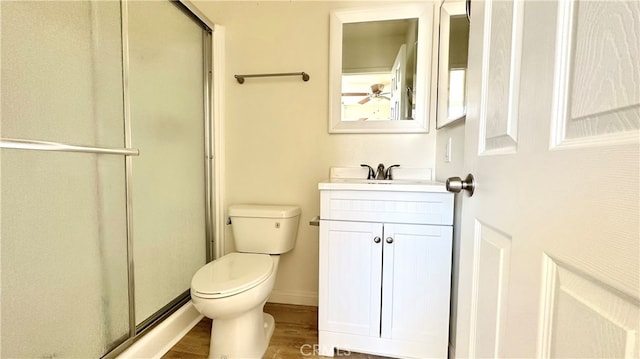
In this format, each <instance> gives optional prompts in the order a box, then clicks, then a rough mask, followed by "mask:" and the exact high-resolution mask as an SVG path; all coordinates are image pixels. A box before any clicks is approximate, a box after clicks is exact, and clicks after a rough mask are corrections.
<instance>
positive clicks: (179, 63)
mask: <svg viewBox="0 0 640 359" xmlns="http://www.w3.org/2000/svg"><path fill="white" fill-rule="evenodd" d="M128 14H129V16H128V43H129V98H130V102H131V143H132V144H133V146H135V147H136V148H140V152H141V156H140V157H137V158H134V159H133V161H132V162H133V164H132V171H133V186H132V203H133V217H134V226H133V253H134V258H135V260H134V273H135V281H134V282H135V293H136V296H135V297H136V299H135V313H136V315H135V317H136V325H138V327H139V328H144V327H145V324H146V323H148V322H149V320H153V318H154V317H155V316H156V315H158V314H160V313H161V312H162V309H166V306H167V305H168V304H169V303H172V302H174V300H176V299H177V298H182V297H183V296H184V294H185V292H187V293H188V291H189V288H190V285H191V278H192V277H193V275H194V274H195V272H196V271H197V270H198V269H199V268H200V267H202V266H203V265H204V264H205V262H206V248H205V246H206V218H205V217H206V209H205V207H206V198H207V195H206V193H205V178H206V173H205V162H206V161H207V159H206V158H205V147H206V146H207V144H206V142H207V141H206V138H205V132H206V131H205V127H206V126H205V98H204V91H203V89H204V88H205V83H206V81H205V75H206V71H205V66H204V65H205V63H204V48H203V43H204V41H203V40H204V37H205V36H206V33H205V31H204V30H203V27H202V25H201V24H200V23H197V22H196V21H194V20H193V19H192V18H191V17H190V16H188V15H186V14H185V13H184V12H183V11H182V10H181V9H180V8H179V7H178V6H176V4H174V3H171V2H169V1H152V2H148V1H131V2H129V3H128Z"/></svg>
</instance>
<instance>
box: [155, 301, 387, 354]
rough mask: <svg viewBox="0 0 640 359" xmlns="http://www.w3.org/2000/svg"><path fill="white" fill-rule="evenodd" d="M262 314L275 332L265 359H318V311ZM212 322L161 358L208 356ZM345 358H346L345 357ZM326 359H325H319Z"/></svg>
mask: <svg viewBox="0 0 640 359" xmlns="http://www.w3.org/2000/svg"><path fill="white" fill-rule="evenodd" d="M264 311H265V313H269V314H271V315H273V317H274V318H275V320H276V328H275V331H274V332H273V337H272V338H271V342H270V343H269V348H268V349H267V352H266V353H265V355H264V357H263V358H264V359H299V358H319V356H318V355H317V354H313V353H312V352H313V345H314V344H317V343H318V308H317V307H307V306H301V305H289V304H273V303H267V305H266V306H265V307H264ZM210 335H211V319H209V318H204V319H202V320H201V321H200V323H198V324H197V325H196V326H195V327H194V328H193V329H192V330H191V331H190V332H189V333H188V334H187V335H186V336H185V337H184V338H182V340H180V341H179V342H178V344H176V345H175V346H174V347H173V348H171V350H170V351H169V352H168V353H167V354H165V355H164V356H163V358H164V359H177V358H182V359H195V358H206V357H207V355H208V354H209V336H210ZM344 354H349V355H348V356H347V355H344ZM340 357H347V358H349V359H374V358H375V359H383V358H384V357H380V356H375V355H367V354H359V353H346V352H345V353H343V355H342V356H336V358H340ZM320 358H325V357H320Z"/></svg>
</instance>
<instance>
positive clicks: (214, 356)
mask: <svg viewBox="0 0 640 359" xmlns="http://www.w3.org/2000/svg"><path fill="white" fill-rule="evenodd" d="M256 309H257V310H256ZM256 309H254V310H252V311H250V312H248V313H245V314H244V315H242V316H241V317H237V318H233V319H227V320H225V319H214V320H213V323H212V325H211V342H210V344H209V359H254V358H255V359H261V358H262V356H263V355H264V353H265V352H266V351H267V347H268V346H269V342H270V341H271V336H272V335H273V331H274V329H275V320H274V319H273V316H271V315H270V314H267V313H263V312H262V306H259V307H258V308H256Z"/></svg>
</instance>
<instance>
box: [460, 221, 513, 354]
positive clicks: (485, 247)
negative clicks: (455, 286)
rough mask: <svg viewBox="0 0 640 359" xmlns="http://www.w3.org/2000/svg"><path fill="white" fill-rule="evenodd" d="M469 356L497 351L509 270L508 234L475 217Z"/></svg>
mask: <svg viewBox="0 0 640 359" xmlns="http://www.w3.org/2000/svg"><path fill="white" fill-rule="evenodd" d="M475 234H476V236H475V240H474V247H475V258H474V266H473V267H474V278H473V293H474V294H473V299H472V300H473V302H472V306H473V308H474V309H473V313H474V314H475V318H473V319H472V323H473V327H472V332H471V343H472V347H471V349H470V356H471V357H478V358H494V357H498V356H499V353H500V351H501V348H500V342H501V339H502V335H504V333H503V331H504V329H505V328H504V316H505V314H506V313H505V308H506V306H504V305H502V304H503V303H506V300H507V298H506V295H507V293H508V285H509V284H508V282H509V270H510V265H509V264H510V263H509V261H510V257H511V256H510V249H511V238H510V236H508V235H506V234H504V233H500V232H499V231H496V230H495V229H493V228H491V227H490V226H487V225H485V224H483V223H482V222H480V221H478V222H476V225H475Z"/></svg>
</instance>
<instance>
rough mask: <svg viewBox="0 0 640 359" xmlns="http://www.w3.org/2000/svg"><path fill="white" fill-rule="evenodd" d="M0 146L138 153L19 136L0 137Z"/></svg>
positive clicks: (134, 149)
mask: <svg viewBox="0 0 640 359" xmlns="http://www.w3.org/2000/svg"><path fill="white" fill-rule="evenodd" d="M0 148H8V149H16V150H33V151H54V152H82V153H96V154H102V155H123V156H139V155H140V151H139V150H138V149H137V148H113V147H95V146H81V145H70V144H66V143H59V142H51V141H37V140H25V139H21V138H2V139H0Z"/></svg>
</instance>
